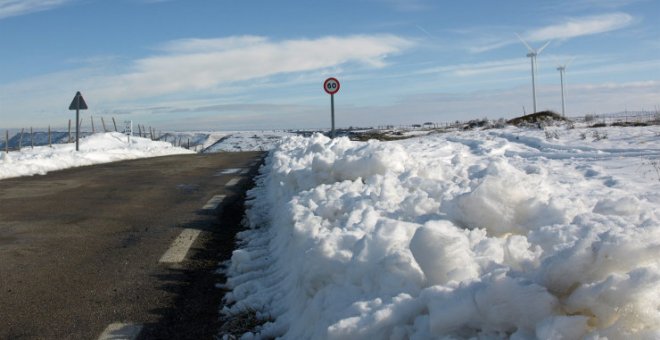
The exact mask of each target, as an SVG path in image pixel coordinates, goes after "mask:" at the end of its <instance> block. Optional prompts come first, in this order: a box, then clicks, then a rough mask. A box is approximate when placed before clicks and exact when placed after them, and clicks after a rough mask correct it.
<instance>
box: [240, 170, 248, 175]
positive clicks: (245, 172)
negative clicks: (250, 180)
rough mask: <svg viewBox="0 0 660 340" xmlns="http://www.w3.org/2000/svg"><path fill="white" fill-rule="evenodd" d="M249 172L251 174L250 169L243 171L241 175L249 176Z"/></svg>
mask: <svg viewBox="0 0 660 340" xmlns="http://www.w3.org/2000/svg"><path fill="white" fill-rule="evenodd" d="M248 172H250V169H243V171H241V175H247V173H248Z"/></svg>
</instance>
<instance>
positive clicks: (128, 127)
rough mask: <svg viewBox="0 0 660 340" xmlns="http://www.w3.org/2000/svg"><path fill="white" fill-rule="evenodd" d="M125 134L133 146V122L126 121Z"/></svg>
mask: <svg viewBox="0 0 660 340" xmlns="http://www.w3.org/2000/svg"><path fill="white" fill-rule="evenodd" d="M124 134H125V135H126V136H128V144H129V146H130V144H131V136H132V135H133V121H132V120H125V121H124Z"/></svg>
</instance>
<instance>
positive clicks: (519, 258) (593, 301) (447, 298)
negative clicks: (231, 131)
mask: <svg viewBox="0 0 660 340" xmlns="http://www.w3.org/2000/svg"><path fill="white" fill-rule="evenodd" d="M555 132H556V133H553V134H552V135H553V136H558V138H559V139H556V138H555V139H547V138H543V137H542V134H543V132H542V131H531V130H529V131H528V130H519V129H515V128H509V129H506V130H490V131H479V132H469V133H462V134H446V135H437V136H431V137H424V138H417V139H412V140H407V141H402V142H388V143H381V142H375V141H372V142H367V143H359V142H351V141H349V140H348V139H346V138H338V139H334V140H330V139H328V138H326V137H324V136H321V135H314V136H313V137H311V138H302V137H292V138H288V139H286V140H285V142H284V143H282V144H281V145H280V146H279V147H278V148H277V149H276V150H274V151H273V152H271V153H270V155H269V157H268V158H267V160H266V163H265V165H264V166H263V167H262V169H261V175H260V177H259V178H258V184H257V187H256V188H255V189H253V190H252V191H251V192H250V193H249V198H250V201H249V210H248V212H247V213H248V219H247V222H248V224H249V229H248V230H246V231H244V232H242V233H241V234H240V235H239V238H240V240H241V241H240V249H238V250H236V251H235V252H234V254H233V256H232V259H231V261H230V263H229V264H228V268H227V273H228V277H229V279H228V281H227V286H228V287H229V288H231V289H232V291H231V292H230V293H228V295H227V296H226V299H227V301H228V302H229V303H233V304H232V305H231V307H230V308H225V309H224V310H223V313H225V314H227V315H231V314H235V313H240V312H242V311H244V310H246V309H249V310H255V311H257V316H258V317H259V318H261V319H262V320H264V321H265V323H264V324H263V325H262V326H260V327H259V328H258V329H256V330H255V331H256V333H254V334H253V333H247V334H244V335H243V337H244V338H252V337H256V338H270V337H283V338H287V339H365V338H373V339H386V338H390V339H429V338H447V339H449V338H470V337H479V338H494V339H499V338H511V339H535V338H539V339H577V338H588V339H596V338H599V337H600V338H602V337H608V338H613V339H614V338H630V337H633V338H637V339H657V338H659V337H660V311H659V307H660V290H658V288H659V287H660V256H659V255H660V223H659V217H660V216H658V207H660V194H658V192H660V179H659V178H657V177H654V176H655V174H654V172H653V167H654V166H657V161H658V159H660V141H658V138H657V135H658V133H659V132H660V130H659V129H657V128H640V129H627V130H625V131H624V130H615V129H609V130H601V132H600V133H601V134H603V133H607V134H608V138H606V139H602V138H599V139H592V138H588V136H587V134H589V133H591V132H590V131H588V130H581V129H575V130H559V129H558V130H557V131H555ZM654 164H656V165H654ZM656 169H657V168H656Z"/></svg>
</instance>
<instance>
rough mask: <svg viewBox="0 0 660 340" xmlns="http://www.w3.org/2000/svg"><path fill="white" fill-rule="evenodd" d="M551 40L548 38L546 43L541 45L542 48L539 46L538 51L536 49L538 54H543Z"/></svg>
mask: <svg viewBox="0 0 660 340" xmlns="http://www.w3.org/2000/svg"><path fill="white" fill-rule="evenodd" d="M550 41H552V40H548V42H547V43H545V45H543V46H541V48H539V49H538V51H536V54H541V52H542V51H543V50H544V49H545V48H546V47H548V45H550Z"/></svg>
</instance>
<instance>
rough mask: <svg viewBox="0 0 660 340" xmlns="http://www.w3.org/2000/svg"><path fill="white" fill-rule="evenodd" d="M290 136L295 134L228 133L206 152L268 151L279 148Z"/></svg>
mask: <svg viewBox="0 0 660 340" xmlns="http://www.w3.org/2000/svg"><path fill="white" fill-rule="evenodd" d="M290 136H293V134H291V133H286V132H275V131H241V132H228V133H227V134H226V135H224V136H223V137H222V138H218V139H217V141H216V142H215V143H214V144H212V145H210V146H207V147H206V149H205V150H204V152H205V153H213V152H241V151H268V150H271V149H273V148H274V147H275V146H277V145H278V144H279V143H280V141H281V140H282V139H283V138H284V137H290Z"/></svg>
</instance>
